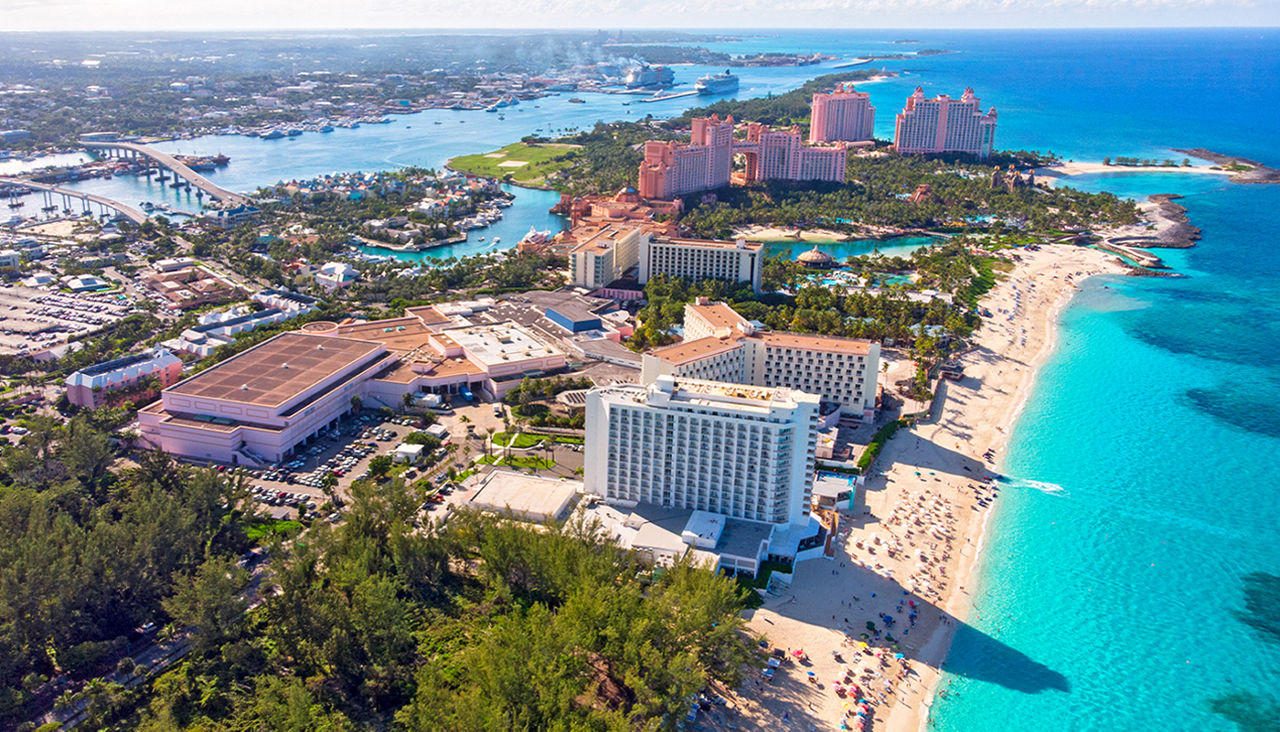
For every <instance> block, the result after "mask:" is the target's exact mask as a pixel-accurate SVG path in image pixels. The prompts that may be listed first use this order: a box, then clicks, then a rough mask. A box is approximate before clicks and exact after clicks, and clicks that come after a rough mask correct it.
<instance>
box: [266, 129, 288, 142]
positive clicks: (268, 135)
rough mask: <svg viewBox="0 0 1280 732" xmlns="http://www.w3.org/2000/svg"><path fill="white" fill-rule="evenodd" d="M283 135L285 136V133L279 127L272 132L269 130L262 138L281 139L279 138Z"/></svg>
mask: <svg viewBox="0 0 1280 732" xmlns="http://www.w3.org/2000/svg"><path fill="white" fill-rule="evenodd" d="M282 137H284V133H283V132H281V131H280V130H278V129H272V130H271V131H270V132H267V133H266V134H264V135H263V136H262V139H264V140H279V139H280V138H282Z"/></svg>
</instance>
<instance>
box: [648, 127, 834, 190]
mask: <svg viewBox="0 0 1280 732" xmlns="http://www.w3.org/2000/svg"><path fill="white" fill-rule="evenodd" d="M733 132H734V121H733V117H726V118H725V119H724V120H721V119H720V118H719V117H717V116H716V115H712V116H710V117H699V118H697V119H695V120H693V130H692V133H691V135H690V138H689V142H688V144H681V143H677V142H674V141H660V140H651V141H649V142H646V143H645V146H644V162H642V163H641V164H640V181H639V185H638V186H637V187H638V188H639V189H640V196H641V197H642V198H646V199H654V200H663V199H671V198H676V197H678V196H683V195H686V194H689V193H697V192H698V191H709V190H714V189H716V188H721V187H724V186H727V185H729V182H730V175H731V172H732V170H733V156H734V155H735V154H741V155H744V156H745V157H746V159H747V168H746V176H745V180H746V181H747V182H748V183H753V182H758V181H766V180H825V181H833V182H837V183H841V182H844V163H845V152H844V148H841V147H809V146H806V145H804V144H803V143H802V140H801V136H800V130H799V129H798V128H796V127H792V128H791V129H789V130H771V129H769V128H768V127H766V126H764V125H760V124H757V123H751V124H749V125H747V129H746V132H747V137H746V139H745V140H735V139H734V137H733Z"/></svg>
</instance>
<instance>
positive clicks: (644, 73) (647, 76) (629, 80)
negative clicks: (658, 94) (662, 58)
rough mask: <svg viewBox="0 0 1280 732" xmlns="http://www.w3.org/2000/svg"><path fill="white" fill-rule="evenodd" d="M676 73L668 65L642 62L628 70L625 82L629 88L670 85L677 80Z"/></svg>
mask: <svg viewBox="0 0 1280 732" xmlns="http://www.w3.org/2000/svg"><path fill="white" fill-rule="evenodd" d="M675 78H676V76H675V73H674V72H672V71H671V69H669V68H667V67H666V66H649V65H648V64H641V65H639V66H633V67H631V68H630V69H628V70H627V75H626V77H624V78H623V83H624V84H626V86H627V88H628V89H645V88H652V87H664V88H665V87H668V86H671V85H672V84H673V83H674V82H675Z"/></svg>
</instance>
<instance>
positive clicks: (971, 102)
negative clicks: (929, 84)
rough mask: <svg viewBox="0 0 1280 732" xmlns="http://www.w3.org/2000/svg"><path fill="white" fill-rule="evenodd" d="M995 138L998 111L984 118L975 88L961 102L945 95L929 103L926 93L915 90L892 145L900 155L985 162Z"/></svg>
mask: <svg viewBox="0 0 1280 732" xmlns="http://www.w3.org/2000/svg"><path fill="white" fill-rule="evenodd" d="M995 136H996V110H995V107H992V108H991V110H990V111H988V112H986V113H985V114H984V113H983V111H982V109H981V106H980V104H979V102H978V98H977V97H976V96H974V95H973V89H972V88H970V89H965V90H964V95H963V96H961V97H960V98H959V99H952V98H951V97H949V96H947V95H945V94H943V95H940V96H937V97H934V98H933V99H926V98H925V96H924V89H923V88H921V87H916V91H915V93H914V94H912V95H911V96H910V97H907V106H906V108H905V109H903V110H902V111H901V112H899V113H898V118H897V122H896V124H895V126H894V133H893V145H894V147H895V148H896V149H897V150H898V152H899V153H946V152H962V153H970V154H972V155H977V156H979V157H983V158H985V157H987V156H988V155H990V154H991V149H992V145H993V144H994V142H995Z"/></svg>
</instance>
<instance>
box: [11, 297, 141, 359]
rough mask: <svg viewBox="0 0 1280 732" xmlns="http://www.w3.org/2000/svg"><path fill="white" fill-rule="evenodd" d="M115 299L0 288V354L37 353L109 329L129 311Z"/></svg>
mask: <svg viewBox="0 0 1280 732" xmlns="http://www.w3.org/2000/svg"><path fill="white" fill-rule="evenodd" d="M117 297H118V296H117V294H115V293H111V294H97V295H88V294H77V295H72V294H67V293H60V292H51V291H49V290H38V289H34V288H30V287H21V286H16V285H13V286H6V287H0V351H4V352H8V353H25V352H35V351H40V350H43V349H45V348H48V347H50V346H55V345H58V344H60V343H65V342H66V341H68V340H74V339H76V338H79V337H81V336H83V335H84V334H86V333H90V332H92V331H95V330H98V329H99V328H101V327H103V326H105V325H110V324H111V323H114V322H116V321H117V320H119V319H120V318H123V317H124V316H125V315H127V314H128V313H129V312H130V311H131V310H132V309H133V304H132V302H131V301H128V300H119V299H117Z"/></svg>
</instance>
